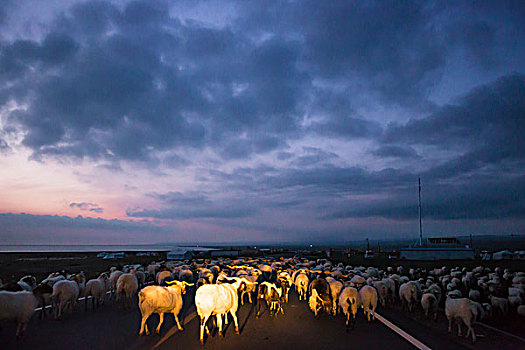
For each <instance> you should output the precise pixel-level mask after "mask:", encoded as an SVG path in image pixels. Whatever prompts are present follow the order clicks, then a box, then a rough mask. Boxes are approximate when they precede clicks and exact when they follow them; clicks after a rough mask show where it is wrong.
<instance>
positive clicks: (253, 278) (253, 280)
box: [240, 275, 257, 305]
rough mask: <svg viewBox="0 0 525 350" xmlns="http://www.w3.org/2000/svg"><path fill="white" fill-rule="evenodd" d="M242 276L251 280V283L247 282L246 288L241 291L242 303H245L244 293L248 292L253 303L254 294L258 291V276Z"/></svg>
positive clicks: (250, 301) (249, 300)
mask: <svg viewBox="0 0 525 350" xmlns="http://www.w3.org/2000/svg"><path fill="white" fill-rule="evenodd" d="M241 278H243V279H245V280H246V281H248V282H251V283H250V284H247V285H246V288H244V289H243V290H242V292H241V296H240V298H241V305H243V304H244V294H248V302H249V303H250V304H251V303H252V294H253V293H254V292H256V291H257V276H250V275H243V276H242V277H241Z"/></svg>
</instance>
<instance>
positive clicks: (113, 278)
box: [109, 270, 124, 297]
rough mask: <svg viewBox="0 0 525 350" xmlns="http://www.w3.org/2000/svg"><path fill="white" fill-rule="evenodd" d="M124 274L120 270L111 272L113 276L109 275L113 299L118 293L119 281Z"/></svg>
mask: <svg viewBox="0 0 525 350" xmlns="http://www.w3.org/2000/svg"><path fill="white" fill-rule="evenodd" d="M123 273H124V272H122V271H119V270H114V271H111V274H110V275H109V289H110V291H111V296H112V297H113V296H114V295H115V292H116V291H117V281H118V278H119V277H120V275H122V274H123Z"/></svg>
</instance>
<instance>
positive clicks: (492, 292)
mask: <svg viewBox="0 0 525 350" xmlns="http://www.w3.org/2000/svg"><path fill="white" fill-rule="evenodd" d="M147 284H151V285H147ZM153 284H154V285H153ZM188 288H196V292H195V307H196V309H197V314H198V316H199V318H200V334H199V338H200V341H201V343H203V342H204V333H205V332H206V333H207V334H208V335H209V334H210V330H209V327H208V326H209V322H208V319H210V318H212V319H213V320H214V321H215V324H216V327H217V328H218V333H219V334H222V330H223V324H227V323H228V319H229V316H231V318H232V319H233V323H234V326H235V331H236V332H238V331H239V326H238V321H237V315H236V313H237V309H238V307H239V303H241V305H242V304H243V303H244V302H245V301H246V299H247V301H248V302H249V303H252V302H256V304H257V305H256V310H257V312H256V317H257V318H258V317H259V316H260V314H261V310H262V309H263V307H265V308H267V310H268V312H269V314H270V315H275V316H276V315H278V314H279V313H282V314H284V309H283V304H285V303H287V302H288V296H289V293H290V290H291V289H295V291H296V292H297V294H298V296H299V300H300V301H302V300H304V301H307V304H308V307H309V308H310V310H311V311H312V312H313V314H314V315H315V317H318V315H319V313H321V312H324V313H326V314H329V315H336V314H338V313H339V312H342V313H343V314H344V315H345V319H346V329H347V331H348V330H349V329H350V328H353V325H354V323H355V318H356V314H357V312H358V310H359V308H362V309H363V312H364V314H365V316H366V317H367V319H368V321H369V322H370V321H372V320H374V319H375V309H376V307H377V304H378V302H379V303H381V305H382V306H386V305H388V304H390V305H395V304H398V305H402V306H403V308H404V309H405V310H407V311H408V312H413V310H414V309H415V308H419V307H421V309H422V310H423V311H424V314H425V316H426V317H427V318H428V317H430V316H432V317H433V318H434V320H435V319H436V318H437V315H438V313H439V310H440V309H441V308H444V310H445V316H446V318H447V319H448V323H449V329H448V330H449V332H451V331H452V323H456V324H457V327H458V335H459V336H461V334H462V331H461V326H462V324H464V325H465V326H466V327H467V333H466V337H469V336H471V337H472V341H473V342H474V341H475V340H476V334H475V332H474V330H473V328H472V326H473V324H474V323H475V322H476V321H481V320H483V319H491V318H496V319H503V318H505V317H506V316H507V315H508V314H509V313H516V314H518V315H519V316H520V317H525V305H523V301H524V298H525V273H524V272H511V271H510V270H508V269H505V270H502V269H500V268H495V269H490V268H488V267H482V266H479V267H476V268H474V269H472V270H469V269H467V268H459V267H457V268H452V269H448V268H446V267H442V268H435V269H432V270H426V269H421V268H417V269H413V268H410V269H405V268H403V267H402V266H398V267H397V268H393V267H388V268H387V269H386V270H380V269H377V268H375V267H363V266H359V267H353V266H344V265H343V264H341V263H340V264H337V265H335V264H333V263H331V262H330V261H328V260H327V259H317V260H307V259H300V258H290V259H284V258H281V259H278V260H269V259H263V258H258V259H247V258H246V259H237V260H233V261H232V260H230V259H218V260H211V261H210V260H205V261H201V262H200V263H198V262H197V261H184V262H183V261H180V262H173V261H170V262H166V263H151V264H150V265H148V266H147V267H142V266H140V265H128V266H125V267H124V268H122V269H121V270H119V269H117V268H116V267H112V268H111V269H110V270H109V271H107V272H104V273H102V274H100V275H99V276H98V277H96V278H94V279H90V280H88V281H86V277H85V275H84V273H83V272H81V273H78V274H73V275H69V274H67V273H65V272H64V271H63V272H57V273H52V274H50V275H49V276H48V277H47V278H46V279H44V280H43V281H41V282H40V283H38V284H37V283H36V279H35V278H34V277H32V276H24V277H22V278H21V279H20V280H19V281H18V282H17V283H7V284H1V281H0V289H1V291H0V321H1V320H12V321H15V322H17V330H16V335H17V337H18V336H20V335H22V334H23V333H24V332H25V328H26V326H27V323H28V322H29V320H30V319H31V317H32V315H33V314H34V313H35V309H36V308H37V307H38V305H40V306H42V309H41V312H40V317H44V316H46V304H51V305H52V310H53V311H52V312H53V314H54V317H55V318H60V317H62V316H63V314H64V313H65V312H66V311H68V310H72V309H73V306H74V305H75V304H77V302H78V298H79V297H82V296H83V297H85V303H84V308H85V310H86V311H87V308H88V300H89V299H91V302H92V307H93V308H96V307H98V306H100V305H101V304H103V303H104V300H105V299H106V295H107V294H111V296H110V297H111V298H115V300H116V301H117V302H118V305H119V307H121V308H128V307H131V305H132V298H133V296H134V295H135V294H136V293H137V292H138V300H139V302H138V304H139V309H140V312H141V314H142V320H141V325H140V331H139V334H143V333H146V334H149V330H148V327H147V324H146V321H147V319H148V318H149V316H150V315H151V314H153V313H157V314H159V316H160V321H159V324H158V326H157V328H156V332H157V333H158V332H160V328H161V325H162V323H163V320H164V314H165V313H173V315H174V318H175V321H176V323H177V327H178V329H179V330H183V328H182V325H181V323H180V320H179V313H180V311H181V310H182V307H183V297H182V296H183V294H184V293H186V290H187V289H188ZM213 316H215V317H213Z"/></svg>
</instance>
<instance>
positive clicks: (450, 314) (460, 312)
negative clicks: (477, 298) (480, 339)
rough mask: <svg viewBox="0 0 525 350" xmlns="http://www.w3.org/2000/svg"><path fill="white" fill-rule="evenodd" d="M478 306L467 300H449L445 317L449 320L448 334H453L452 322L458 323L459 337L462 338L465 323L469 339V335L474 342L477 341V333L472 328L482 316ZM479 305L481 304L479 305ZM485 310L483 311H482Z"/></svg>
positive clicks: (446, 304)
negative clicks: (462, 325) (462, 324)
mask: <svg viewBox="0 0 525 350" xmlns="http://www.w3.org/2000/svg"><path fill="white" fill-rule="evenodd" d="M475 304H478V303H476V302H473V301H471V300H469V299H467V298H461V299H453V298H447V300H446V302H445V315H446V316H447V319H448V332H449V333H450V332H452V321H453V320H454V321H456V323H457V325H458V336H461V322H463V323H465V325H466V326H467V329H468V331H467V335H466V336H467V337H468V336H469V334H471V335H472V342H475V341H476V333H475V332H474V329H473V328H472V325H473V324H474V322H475V321H476V319H477V318H478V317H480V318H481V316H480V315H479V314H478V312H479V309H478V307H477V305H475ZM478 305H479V304H478ZM482 310H483V309H481V311H482Z"/></svg>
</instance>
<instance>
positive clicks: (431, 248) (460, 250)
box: [399, 237, 474, 260]
mask: <svg viewBox="0 0 525 350" xmlns="http://www.w3.org/2000/svg"><path fill="white" fill-rule="evenodd" d="M399 257H400V258H401V259H408V260H456V259H457V260H472V259H474V249H472V248H471V247H461V242H460V241H459V240H458V239H457V238H455V237H432V238H428V239H427V240H426V242H425V243H424V246H422V247H418V246H416V247H412V248H401V249H400V250H399Z"/></svg>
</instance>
